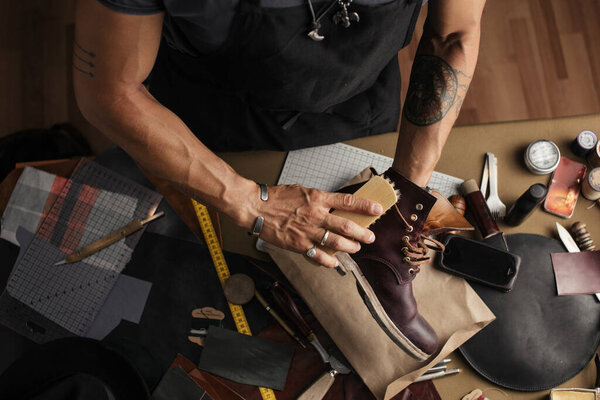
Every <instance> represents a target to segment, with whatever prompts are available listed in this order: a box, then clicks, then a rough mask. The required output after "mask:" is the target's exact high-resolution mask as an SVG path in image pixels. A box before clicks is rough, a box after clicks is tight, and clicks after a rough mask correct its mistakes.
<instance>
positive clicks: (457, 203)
mask: <svg viewBox="0 0 600 400" xmlns="http://www.w3.org/2000/svg"><path fill="white" fill-rule="evenodd" d="M448 201H449V202H450V204H452V207H454V209H455V210H456V212H458V213H459V214H460V215H463V216H464V215H465V211H466V210H467V202H466V201H465V199H464V197H462V196H461V195H458V194H453V195H452V196H450V197H448ZM448 233H449V234H450V233H451V234H453V235H458V233H459V232H458V231H448Z"/></svg>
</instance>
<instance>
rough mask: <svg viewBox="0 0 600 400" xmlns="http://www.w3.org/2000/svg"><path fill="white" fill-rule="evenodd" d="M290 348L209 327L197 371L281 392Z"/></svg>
mask: <svg viewBox="0 0 600 400" xmlns="http://www.w3.org/2000/svg"><path fill="white" fill-rule="evenodd" d="M293 355H294V348H293V347H292V346H290V345H287V344H282V343H277V342H273V341H270V340H267V339H263V338H259V337H255V336H248V335H243V334H241V333H238V332H235V331H232V330H228V329H223V328H219V327H216V326H211V327H210V328H209V329H208V334H207V335H206V339H205V341H204V350H203V351H202V355H201V356H200V362H199V363H198V368H199V369H201V370H204V371H207V372H210V373H213V374H215V375H218V376H221V377H223V378H227V379H230V380H232V381H234V382H238V383H244V384H247V385H254V386H260V387H266V388H270V389H275V390H283V388H284V387H285V381H286V379H287V375H288V371H289V368H290V363H291V361H292V356H293Z"/></svg>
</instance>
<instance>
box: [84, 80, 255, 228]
mask: <svg viewBox="0 0 600 400" xmlns="http://www.w3.org/2000/svg"><path fill="white" fill-rule="evenodd" d="M80 89H83V90H80V91H79V94H78V96H77V97H78V102H79V104H80V108H81V109H82V111H83V112H84V115H85V116H86V118H88V119H89V120H90V122H91V123H92V124H93V125H95V126H96V127H97V128H98V129H99V130H100V131H102V132H103V133H104V134H105V135H106V136H107V137H108V138H110V139H111V140H112V141H113V142H114V143H116V144H117V145H119V146H120V147H122V148H123V149H125V150H126V151H127V152H128V153H129V154H130V155H131V156H132V157H133V158H134V159H135V160H136V161H137V162H139V163H140V164H141V165H142V166H144V167H145V168H146V169H148V170H149V171H150V172H152V173H153V174H155V175H157V176H159V177H161V178H163V179H165V180H167V181H169V182H170V183H172V184H173V185H174V186H175V187H177V188H178V189H179V190H181V191H182V192H184V193H186V194H188V195H190V196H191V197H194V198H196V199H198V200H200V201H203V202H205V203H207V204H210V205H212V206H214V207H215V208H217V209H218V210H219V211H221V212H224V213H225V214H228V215H230V216H232V217H233V218H234V219H235V220H236V222H238V223H244V222H243V221H242V219H243V218H242V215H241V214H242V213H243V212H244V211H245V210H244V209H243V205H242V204H235V203H236V202H238V200H239V199H240V198H246V197H248V195H249V194H250V193H249V192H251V191H252V190H256V192H257V193H256V196H258V187H257V186H256V185H255V184H254V183H253V182H251V181H249V180H247V179H244V178H242V177H241V176H239V175H238V174H237V173H236V172H235V171H234V170H233V169H232V168H231V167H230V166H229V165H228V164H226V163H225V162H224V161H223V160H222V159H220V158H219V157H217V156H216V155H215V154H214V153H212V152H211V151H210V150H209V149H208V148H206V146H204V145H203V144H202V143H201V142H200V141H199V140H198V139H197V138H196V137H195V136H194V135H193V133H192V132H191V131H190V130H189V128H188V127H187V126H186V125H185V124H184V123H183V122H182V121H181V120H180V119H179V118H178V117H177V116H176V115H175V114H174V113H172V112H171V111H170V110H168V109H167V108H165V107H163V106H162V105H161V104H160V103H158V102H157V101H156V100H155V99H154V98H153V97H152V96H151V95H150V94H149V93H148V91H147V90H146V89H145V88H144V87H143V86H141V85H140V86H139V87H135V88H131V89H129V90H113V91H111V92H110V93H108V92H100V93H98V92H93V91H91V92H87V93H94V94H95V95H91V94H85V93H86V91H85V89H84V88H80ZM82 93H83V94H82ZM249 203H250V202H248V205H249ZM234 205H235V206H234ZM249 222H250V221H248V223H249ZM248 223H245V224H246V225H247V224H248Z"/></svg>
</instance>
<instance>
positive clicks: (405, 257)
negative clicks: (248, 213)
mask: <svg viewBox="0 0 600 400" xmlns="http://www.w3.org/2000/svg"><path fill="white" fill-rule="evenodd" d="M383 175H384V177H386V178H387V179H388V180H390V181H391V182H392V183H393V184H394V187H395V189H396V190H397V191H398V192H399V199H398V202H397V203H396V204H395V206H394V207H392V208H391V209H390V210H389V211H388V212H387V213H386V214H384V215H383V216H382V217H381V218H380V219H378V220H377V221H376V222H375V223H374V224H373V225H372V226H371V227H370V229H371V230H372V231H373V232H374V233H375V242H374V243H372V244H370V245H365V244H363V245H362V248H361V250H360V251H359V252H358V253H356V254H353V255H352V256H351V257H350V256H349V255H347V254H343V253H342V254H340V255H339V256H338V257H339V258H340V261H341V263H342V264H343V266H344V267H346V268H347V269H348V270H350V271H351V272H352V273H353V274H354V275H355V277H356V280H357V286H358V289H359V291H360V292H361V295H362V297H363V299H364V301H365V304H366V305H367V307H368V308H369V310H370V312H371V314H372V315H373V317H374V318H375V319H376V321H377V322H378V323H379V325H380V326H381V327H382V328H383V329H384V331H385V332H386V333H387V335H388V336H389V337H390V338H391V339H392V340H393V341H394V342H395V343H396V344H398V345H399V346H400V347H401V348H403V349H404V350H405V351H406V352H407V353H408V354H409V355H411V356H412V357H414V358H415V359H417V360H419V361H424V360H426V359H427V358H429V356H431V355H432V354H433V353H434V352H435V351H436V350H437V345H438V342H437V335H436V334H435V332H434V330H433V328H432V327H431V326H430V325H429V323H428V322H427V321H426V320H425V319H424V318H423V317H422V316H421V315H420V314H419V312H418V309H417V303H416V301H415V298H414V295H413V290H412V281H413V279H415V277H416V276H417V274H418V273H419V266H420V265H422V264H424V263H427V262H429V261H430V258H429V257H428V256H427V250H428V248H432V249H434V250H442V249H443V246H442V245H441V243H439V242H438V241H436V240H433V239H431V238H428V237H426V234H425V233H424V227H425V222H426V220H427V217H428V214H429V213H430V211H431V210H432V208H433V207H434V204H435V203H436V200H437V199H436V198H438V199H440V198H441V199H440V200H442V201H441V202H440V203H441V207H440V209H439V210H437V211H436V212H435V213H432V214H435V215H436V218H435V220H434V221H430V222H429V224H428V226H427V228H430V229H432V231H435V232H436V233H438V232H440V231H442V230H443V229H445V228H444V227H442V226H443V225H444V224H445V222H446V221H444V220H445V219H448V217H445V216H446V215H450V217H449V219H450V221H451V222H452V225H454V227H453V228H458V229H469V228H470V227H471V226H470V225H469V223H468V222H467V221H466V220H465V219H464V218H463V217H462V216H461V215H460V214H458V213H457V212H456V210H454V208H453V207H452V205H450V203H449V202H448V201H447V200H446V199H445V198H444V197H443V196H441V195H439V194H438V193H436V195H432V194H430V193H428V192H427V191H426V190H424V189H422V188H420V187H419V186H417V185H415V184H414V183H412V182H410V181H409V180H408V179H406V178H404V177H403V176H402V175H400V174H399V173H397V172H395V171H393V170H391V169H390V170H388V171H386V172H385V173H384V174H383ZM471 228H472V227H471ZM449 229H450V228H449ZM426 242H429V245H427V244H426Z"/></svg>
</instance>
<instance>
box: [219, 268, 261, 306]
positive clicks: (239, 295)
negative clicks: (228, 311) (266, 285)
mask: <svg viewBox="0 0 600 400" xmlns="http://www.w3.org/2000/svg"><path fill="white" fill-rule="evenodd" d="M224 291H225V298H226V299H227V301H229V302H230V303H233V304H240V305H242V304H246V303H248V302H249V301H250V300H252V298H253V297H254V281H253V280H252V278H250V277H249V276H248V275H246V274H233V275H231V276H230V277H229V279H227V282H225V288H224Z"/></svg>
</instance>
